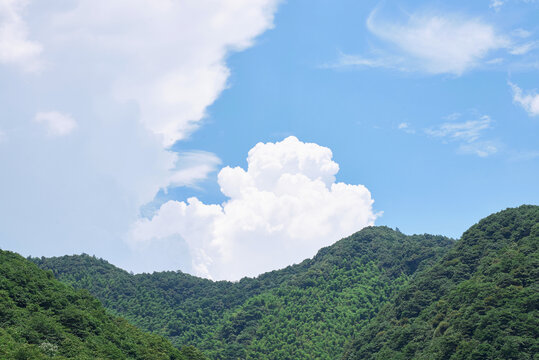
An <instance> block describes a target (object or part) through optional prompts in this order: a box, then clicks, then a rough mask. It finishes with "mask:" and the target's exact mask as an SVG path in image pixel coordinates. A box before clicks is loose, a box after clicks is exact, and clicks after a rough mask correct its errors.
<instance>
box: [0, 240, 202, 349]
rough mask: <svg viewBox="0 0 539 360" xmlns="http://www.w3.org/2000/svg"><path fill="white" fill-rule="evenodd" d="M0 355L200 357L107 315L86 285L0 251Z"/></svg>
mask: <svg viewBox="0 0 539 360" xmlns="http://www.w3.org/2000/svg"><path fill="white" fill-rule="evenodd" d="M0 359H17V360H24V359H29V360H30V359H31V360H40V359H107V360H108V359H141V360H143V359H144V360H165V359H176V360H203V359H204V357H203V356H202V354H201V353H200V352H199V351H198V350H196V349H194V348H191V347H186V348H184V349H183V350H181V351H180V350H178V349H176V348H175V347H174V346H172V344H171V343H170V342H169V341H168V340H166V339H165V338H163V337H161V336H158V335H152V334H148V333H144V332H142V331H141V330H139V329H138V328H136V327H135V326H133V325H131V324H129V323H128V322H127V321H126V320H124V319H121V318H118V317H115V316H112V315H110V314H109V313H108V312H107V311H106V310H105V309H104V308H103V306H102V305H101V303H100V302H99V301H98V300H97V299H95V298H94V297H93V296H91V295H90V293H89V292H88V291H86V290H74V289H73V288H72V287H70V286H68V285H65V284H62V283H60V282H59V281H58V280H56V279H55V278H54V275H53V274H52V272H50V271H44V270H41V269H39V268H38V267H37V266H36V265H35V264H34V263H32V262H30V261H28V260H26V259H24V258H23V257H21V256H20V255H17V254H15V253H12V252H8V251H2V250H0Z"/></svg>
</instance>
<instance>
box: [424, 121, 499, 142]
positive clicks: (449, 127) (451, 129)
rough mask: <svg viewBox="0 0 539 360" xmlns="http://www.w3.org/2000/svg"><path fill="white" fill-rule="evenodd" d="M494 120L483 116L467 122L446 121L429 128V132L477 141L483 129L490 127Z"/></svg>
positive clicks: (456, 138)
mask: <svg viewBox="0 0 539 360" xmlns="http://www.w3.org/2000/svg"><path fill="white" fill-rule="evenodd" d="M491 123H492V120H491V119H490V117H488V116H486V115H485V116H482V117H481V118H480V119H479V120H470V121H465V122H460V123H457V122H449V123H444V124H442V125H441V126H439V127H438V128H434V129H428V130H427V134H429V135H431V136H436V137H445V138H450V139H453V140H462V141H465V142H473V141H476V140H477V139H478V138H479V137H480V135H481V133H482V132H483V130H485V129H488V128H490V126H491Z"/></svg>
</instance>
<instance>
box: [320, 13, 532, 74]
mask: <svg viewBox="0 0 539 360" xmlns="http://www.w3.org/2000/svg"><path fill="white" fill-rule="evenodd" d="M499 6H501V5H499ZM366 26H367V28H368V30H369V31H370V32H371V33H372V34H374V35H375V36H376V37H377V38H378V39H379V40H381V42H380V43H379V44H378V45H377V46H378V47H377V48H375V49H374V50H373V51H371V54H372V55H365V54H343V53H340V54H339V56H338V58H337V60H336V61H335V62H334V63H331V64H329V65H326V66H324V67H327V68H345V67H360V68H361V67H363V68H364V67H371V68H390V69H397V70H400V71H419V72H426V73H429V74H452V75H456V76H460V75H462V74H463V73H465V72H467V71H470V70H472V69H474V68H480V67H481V66H495V65H500V64H503V63H507V61H506V57H507V56H508V55H512V56H513V57H514V56H522V55H525V54H527V53H529V52H531V51H533V50H535V49H537V48H538V47H539V46H538V44H539V42H537V41H534V40H530V39H527V38H528V37H530V36H531V33H530V32H529V31H526V30H524V29H517V30H515V31H513V32H512V33H510V34H503V33H501V32H500V31H499V30H498V29H496V27H495V26H494V25H493V24H490V23H488V22H486V21H484V20H482V19H479V18H477V17H472V16H468V15H464V14H461V13H447V14H441V13H433V12H421V11H418V12H415V13H412V14H410V15H407V17H406V19H405V20H404V21H394V20H389V19H387V18H383V17H382V16H381V15H379V10H378V9H375V10H373V11H372V12H371V13H370V15H369V17H368V18H367V21H366ZM524 39H527V40H524Z"/></svg>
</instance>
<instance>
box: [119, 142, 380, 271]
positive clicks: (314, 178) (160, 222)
mask: <svg viewBox="0 0 539 360" xmlns="http://www.w3.org/2000/svg"><path fill="white" fill-rule="evenodd" d="M247 164H248V166H247V169H246V170H245V169H243V168H241V167H235V168H231V167H225V168H223V169H222V170H221V171H220V172H219V176H218V181H219V185H220V187H221V192H222V193H223V194H224V195H226V196H227V198H228V200H227V201H225V202H223V203H222V204H213V205H208V204H204V203H202V202H201V201H200V200H198V199H196V198H190V199H188V200H187V202H178V201H169V202H167V203H165V204H164V205H162V207H161V208H160V209H159V211H158V212H157V213H156V214H155V216H153V217H152V218H151V219H141V220H139V221H138V222H137V223H136V224H135V225H134V227H133V229H132V231H131V236H130V238H129V243H130V244H131V246H133V247H136V248H139V249H142V251H144V252H146V251H148V249H152V248H155V246H163V245H162V244H163V240H168V241H172V242H174V241H184V242H185V243H186V244H187V247H188V249H189V252H190V253H191V256H192V259H193V264H192V268H193V270H194V271H195V272H196V273H197V274H198V275H201V276H205V277H211V278H214V279H229V280H237V279H239V278H241V277H243V276H255V275H257V274H260V273H262V272H265V271H269V270H273V269H277V268H281V267H284V266H287V265H290V264H292V263H297V262H299V261H301V260H303V259H305V258H307V257H310V256H313V255H314V254H315V253H316V251H317V250H318V249H320V248H321V247H323V246H327V245H330V244H331V243H333V242H334V241H336V240H338V239H339V238H341V237H344V236H347V235H350V234H351V233H353V232H355V231H358V230H360V229H361V228H363V227H365V226H369V225H373V224H374V221H375V219H376V218H377V216H378V214H376V213H374V212H373V209H372V204H373V199H372V197H371V194H370V192H369V190H368V189H367V188H366V187H365V186H363V185H349V184H344V183H340V182H336V180H335V175H336V174H337V172H338V171H339V166H338V164H337V163H335V162H334V161H333V160H332V153H331V150H330V149H328V148H325V147H322V146H319V145H317V144H313V143H303V142H301V141H299V140H298V139H297V138H295V137H288V138H286V139H284V140H283V141H281V142H277V143H265V144H264V143H259V144H257V145H256V146H255V147H254V148H252V149H251V150H250V151H249V155H248V157H247ZM168 248H170V246H168Z"/></svg>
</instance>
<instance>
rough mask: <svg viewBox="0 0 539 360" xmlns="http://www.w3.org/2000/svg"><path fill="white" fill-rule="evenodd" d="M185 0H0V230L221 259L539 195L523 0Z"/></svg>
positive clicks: (533, 48)
mask: <svg viewBox="0 0 539 360" xmlns="http://www.w3.org/2000/svg"><path fill="white" fill-rule="evenodd" d="M138 3H140V4H138ZM10 4H11V5H10ZM137 4H138V5H139V6H140V8H145V6H150V5H148V4H146V0H137ZM137 4H135V5H137ZM186 4H188V2H184V1H177V2H176V5H171V4H167V2H165V1H163V2H160V1H158V2H155V3H154V5H151V7H152V8H151V11H148V12H147V14H146V13H142V12H141V11H140V10H136V9H134V7H136V6H133V4H130V3H129V2H127V1H125V0H117V2H116V3H115V5H116V6H109V5H95V4H93V3H92V2H91V1H89V0H70V1H67V0H66V1H63V2H61V3H60V5H56V6H55V7H51V6H50V5H44V4H43V3H37V2H32V1H30V2H27V3H26V2H24V1H20V0H17V1H12V2H5V4H4V3H1V2H0V5H2V6H3V7H0V24H1V23H2V21H3V23H4V28H6V29H8V30H9V31H6V34H7V35H6V36H5V38H8V37H9V36H11V41H7V40H5V38H4V40H2V39H1V38H0V76H1V78H2V79H3V81H2V82H1V83H0V95H1V96H0V105H1V107H2V109H3V111H2V112H3V114H2V116H1V117H0V131H1V132H0V134H1V136H0V161H1V162H2V163H3V164H4V166H3V168H4V169H5V173H4V174H5V176H4V177H3V179H2V180H0V186H1V187H2V190H0V191H2V193H1V195H2V198H4V199H5V201H4V202H3V205H0V215H1V218H2V219H3V220H0V221H1V222H0V224H1V225H2V226H1V228H2V229H3V230H1V231H0V237H1V239H2V242H1V243H0V244H1V247H2V248H5V249H10V250H14V251H19V252H21V253H23V254H24V255H29V254H31V255H34V256H40V255H45V256H50V255H61V254H65V253H80V252H82V251H84V252H88V253H95V254H97V255H98V256H102V257H104V258H106V259H109V260H110V261H112V262H113V263H115V264H118V265H120V266H122V267H124V268H127V269H130V270H134V271H153V270H163V269H181V270H184V271H187V272H191V273H194V274H198V275H201V276H207V277H211V278H226V279H237V278H239V277H241V276H243V275H250V276H252V275H256V274H257V273H260V272H262V271H267V270H271V269H274V268H278V267H282V266H285V265H287V264H290V263H293V262H297V261H300V260H301V259H303V258H305V257H309V256H312V255H313V254H314V253H315V252H316V250H317V249H318V248H320V247H321V246H327V245H330V244H331V243H333V242H334V241H336V240H338V239H339V238H340V237H342V236H346V235H349V234H351V233H352V232H354V231H356V230H359V229H360V228H361V227H363V226H366V225H372V224H376V225H388V226H390V227H399V228H400V229H401V231H403V232H405V233H435V234H444V235H448V236H451V237H455V238H457V237H459V236H460V235H461V233H462V232H463V231H465V230H466V229H467V228H468V227H469V226H470V225H472V224H473V223H475V222H476V221H477V220H479V219H481V218H482V217H484V216H486V215H488V214H490V213H492V212H495V211H499V210H502V209H504V208H506V207H512V206H517V205H520V204H523V203H528V204H537V203H539V190H538V186H537V185H538V179H539V142H538V141H537V138H538V137H537V135H538V134H539V95H537V92H536V89H537V83H538V79H539V56H538V55H539V33H538V32H539V27H538V25H537V21H536V18H537V14H538V11H539V2H535V1H519V0H514V1H511V0H507V1H500V0H498V1H476V2H473V3H470V2H464V1H459V2H452V3H451V4H448V3H447V2H441V1H432V2H411V1H409V2H406V1H402V2H388V1H385V2H379V1H362V2H358V1H303V0H298V1H287V2H278V1H273V0H260V1H258V0H257V1H251V2H242V1H230V2H223V4H222V5H221V6H219V7H217V6H212V4H211V1H207V2H206V1H202V2H200V3H199V4H197V5H195V6H186ZM119 16H121V17H122V18H121V19H120V18H119ZM216 19H218V20H216ZM13 44H15V45H13ZM289 136H294V137H295V138H289ZM287 138H288V139H287ZM285 139H287V140H285ZM258 143H260V145H258V146H256V147H255V145H256V144H258ZM251 149H253V150H252V151H251V152H249V151H250V150H251ZM248 153H249V161H246V159H247V154H248ZM337 164H338V165H337ZM248 165H249V167H247V166H248ZM226 167H229V168H227V170H223V171H221V172H220V170H221V169H222V168H226ZM235 167H240V168H235ZM276 169H277V170H276ZM268 179H270V180H268ZM271 179H275V181H273V180H271ZM245 189H250V190H248V191H247V190H245ZM193 197H194V198H196V200H191V201H190V202H187V199H189V198H193ZM372 201H374V203H372Z"/></svg>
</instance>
